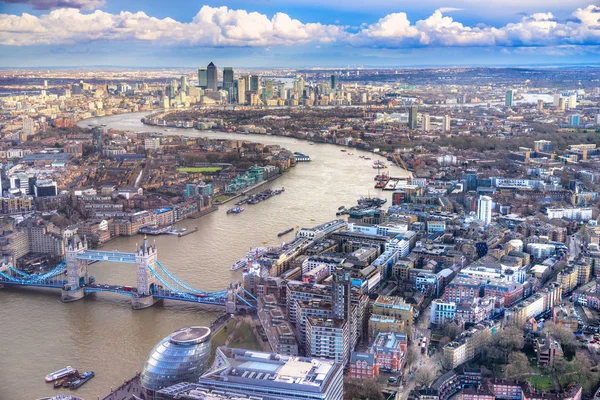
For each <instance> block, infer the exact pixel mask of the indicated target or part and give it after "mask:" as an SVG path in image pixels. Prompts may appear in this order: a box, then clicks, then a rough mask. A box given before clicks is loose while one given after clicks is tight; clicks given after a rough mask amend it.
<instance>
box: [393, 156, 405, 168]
mask: <svg viewBox="0 0 600 400" xmlns="http://www.w3.org/2000/svg"><path fill="white" fill-rule="evenodd" d="M392 159H393V160H394V162H395V163H396V165H401V166H402V168H404V169H405V170H407V171H408V168H407V167H406V164H405V163H404V160H403V159H402V157H400V155H399V154H396V153H392Z"/></svg>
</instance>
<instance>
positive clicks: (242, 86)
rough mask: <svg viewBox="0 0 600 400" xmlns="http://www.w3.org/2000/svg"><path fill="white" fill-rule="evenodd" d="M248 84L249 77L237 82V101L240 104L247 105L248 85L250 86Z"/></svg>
mask: <svg viewBox="0 0 600 400" xmlns="http://www.w3.org/2000/svg"><path fill="white" fill-rule="evenodd" d="M247 82H248V77H247V76H243V77H241V78H239V79H238V80H237V93H236V99H237V103H238V104H246V85H247V84H248V83H247Z"/></svg>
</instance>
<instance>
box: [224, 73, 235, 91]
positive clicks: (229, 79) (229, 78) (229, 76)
mask: <svg viewBox="0 0 600 400" xmlns="http://www.w3.org/2000/svg"><path fill="white" fill-rule="evenodd" d="M230 88H233V68H231V67H225V68H223V89H225V90H227V89H230Z"/></svg>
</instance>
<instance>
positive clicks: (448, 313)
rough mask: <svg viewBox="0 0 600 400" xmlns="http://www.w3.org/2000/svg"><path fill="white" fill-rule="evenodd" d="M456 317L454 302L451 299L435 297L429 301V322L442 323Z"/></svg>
mask: <svg viewBox="0 0 600 400" xmlns="http://www.w3.org/2000/svg"><path fill="white" fill-rule="evenodd" d="M455 318H456V303H455V302H453V301H444V300H441V299H436V300H433V301H432V302H431V311H430V314H429V322H431V323H432V324H440V325H443V324H445V323H446V322H450V321H453V320H454V319H455Z"/></svg>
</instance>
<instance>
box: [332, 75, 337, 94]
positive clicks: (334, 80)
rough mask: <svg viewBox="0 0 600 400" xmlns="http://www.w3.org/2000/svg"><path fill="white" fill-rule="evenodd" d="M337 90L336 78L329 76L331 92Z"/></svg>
mask: <svg viewBox="0 0 600 400" xmlns="http://www.w3.org/2000/svg"><path fill="white" fill-rule="evenodd" d="M336 89H337V76H335V75H331V90H336Z"/></svg>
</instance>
